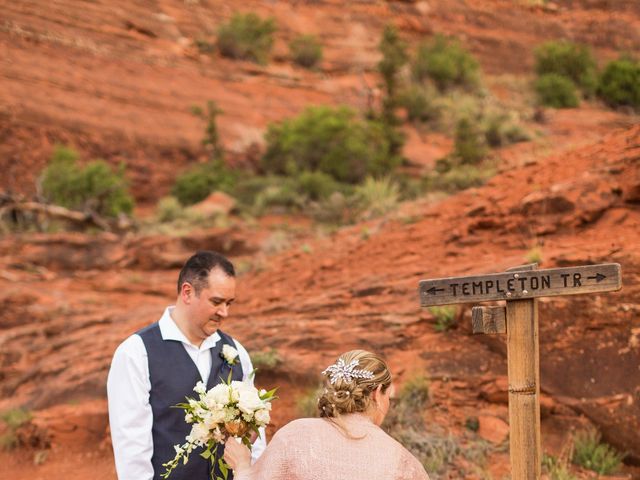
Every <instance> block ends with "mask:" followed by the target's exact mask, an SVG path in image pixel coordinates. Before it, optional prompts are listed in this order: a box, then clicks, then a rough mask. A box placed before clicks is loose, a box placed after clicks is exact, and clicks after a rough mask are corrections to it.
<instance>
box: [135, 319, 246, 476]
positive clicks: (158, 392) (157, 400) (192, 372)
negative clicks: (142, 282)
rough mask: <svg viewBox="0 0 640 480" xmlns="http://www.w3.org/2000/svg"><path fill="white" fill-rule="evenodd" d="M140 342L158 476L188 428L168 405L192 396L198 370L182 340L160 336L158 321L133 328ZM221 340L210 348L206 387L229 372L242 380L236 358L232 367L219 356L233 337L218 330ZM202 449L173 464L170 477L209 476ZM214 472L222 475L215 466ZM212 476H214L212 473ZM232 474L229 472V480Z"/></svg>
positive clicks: (220, 448) (220, 450)
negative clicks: (144, 356) (148, 387)
mask: <svg viewBox="0 0 640 480" xmlns="http://www.w3.org/2000/svg"><path fill="white" fill-rule="evenodd" d="M137 334H138V335H140V338H142V341H143V342H144V346H145V348H146V350H147V355H148V358H149V379H150V381H151V393H150V395H149V403H150V405H151V410H152V411H153V427H152V434H153V456H152V457H151V463H152V464H153V472H154V474H153V479H154V480H162V478H161V477H160V475H161V474H162V473H164V472H165V470H166V468H165V467H163V466H162V464H163V463H167V462H168V461H169V460H172V459H173V457H175V454H176V452H175V450H174V448H173V446H174V445H178V444H179V445H182V444H183V443H184V442H185V437H186V436H187V435H188V434H189V432H190V431H191V425H190V424H187V423H186V422H185V421H184V410H182V409H181V408H172V407H173V406H174V405H177V404H178V403H184V401H185V397H191V398H196V397H197V394H196V393H195V392H194V391H193V387H195V385H196V383H197V382H199V381H201V380H202V378H201V377H200V372H198V368H197V367H196V365H195V363H194V362H193V360H191V357H190V356H189V354H188V353H187V351H186V350H185V349H184V346H183V345H182V342H179V341H176V340H163V339H162V335H161V334H160V327H159V326H158V323H157V322H156V323H154V324H152V325H149V326H148V327H146V328H143V329H142V330H140V331H139V332H137ZM218 334H219V335H220V338H221V341H219V342H218V343H216V345H215V347H213V348H212V349H211V350H210V351H211V372H210V374H209V381H208V382H207V390H209V389H211V388H213V387H214V386H215V385H217V384H218V383H221V379H222V380H224V381H226V380H227V378H228V377H229V372H230V371H231V372H232V376H231V378H232V380H242V376H243V372H242V366H241V365H240V362H239V361H238V362H237V363H236V364H235V365H233V368H231V367H230V366H229V364H227V362H226V361H225V360H224V359H223V358H222V357H221V356H220V354H221V352H222V346H223V345H225V344H227V345H230V346H232V347H234V348H235V343H234V342H233V339H232V338H231V337H230V336H229V335H227V334H225V333H223V332H221V331H220V330H218ZM202 451H203V449H202V448H198V449H196V450H194V451H193V452H191V455H190V456H189V461H188V462H187V464H186V465H183V464H182V463H181V464H180V465H179V466H178V467H176V469H175V470H174V471H173V472H172V473H171V476H170V477H169V479H170V480H209V479H210V478H211V463H210V461H209V460H205V459H204V458H202V457H201V456H200V453H201V452H202ZM222 453H223V446H222V445H220V446H218V458H222ZM214 474H215V476H216V477H217V476H222V475H221V473H220V472H219V471H218V468H217V467H216V469H215V472H214ZM214 478H215V477H214ZM232 478H233V475H232V474H231V473H229V480H231V479H232Z"/></svg>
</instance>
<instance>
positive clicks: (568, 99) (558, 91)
mask: <svg viewBox="0 0 640 480" xmlns="http://www.w3.org/2000/svg"><path fill="white" fill-rule="evenodd" d="M535 90H536V94H537V96H538V103H540V104H541V105H546V106H548V107H553V108H574V107H577V106H578V103H579V102H578V95H577V94H576V87H575V85H574V84H573V82H572V81H571V80H569V79H568V78H566V77H563V76H561V75H558V74H557V73H549V74H546V75H542V76H541V77H540V78H538V79H537V80H536V83H535Z"/></svg>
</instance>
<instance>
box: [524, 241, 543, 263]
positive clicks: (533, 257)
mask: <svg viewBox="0 0 640 480" xmlns="http://www.w3.org/2000/svg"><path fill="white" fill-rule="evenodd" d="M524 259H525V260H526V261H527V263H538V264H539V263H541V262H542V247H540V246H539V245H536V246H534V247H531V249H530V250H529V251H528V252H527V253H526V255H525V256H524Z"/></svg>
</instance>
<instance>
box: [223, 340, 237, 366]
mask: <svg viewBox="0 0 640 480" xmlns="http://www.w3.org/2000/svg"><path fill="white" fill-rule="evenodd" d="M220 356H221V357H222V358H223V359H224V361H225V362H227V363H228V364H229V365H235V364H236V363H237V362H238V350H236V349H235V348H233V347H232V346H231V345H227V344H225V345H223V346H222V352H220Z"/></svg>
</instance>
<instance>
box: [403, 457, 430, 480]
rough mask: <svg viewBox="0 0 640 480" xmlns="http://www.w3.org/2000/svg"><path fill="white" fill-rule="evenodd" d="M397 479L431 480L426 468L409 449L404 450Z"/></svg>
mask: <svg viewBox="0 0 640 480" xmlns="http://www.w3.org/2000/svg"><path fill="white" fill-rule="evenodd" d="M396 479H397V480H429V475H427V472H426V470H425V469H424V467H423V466H422V464H421V463H420V462H419V461H418V459H417V458H416V457H414V456H413V455H411V453H410V452H409V451H408V450H404V452H402V456H401V458H400V468H399V469H398V475H397V477H396Z"/></svg>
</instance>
